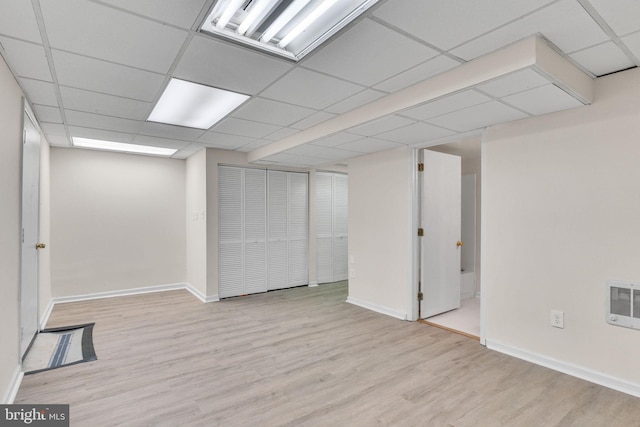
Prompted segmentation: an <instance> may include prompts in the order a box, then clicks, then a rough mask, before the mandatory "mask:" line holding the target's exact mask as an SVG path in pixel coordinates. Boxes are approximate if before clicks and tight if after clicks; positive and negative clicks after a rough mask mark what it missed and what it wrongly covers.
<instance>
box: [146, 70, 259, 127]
mask: <svg viewBox="0 0 640 427" xmlns="http://www.w3.org/2000/svg"><path fill="white" fill-rule="evenodd" d="M248 98H249V96H248V95H243V94H240V93H235V92H229V91H227V90H223V89H217V88H215V87H211V86H205V85H201V84H197V83H191V82H187V81H185V80H179V79H171V81H170V82H169V84H168V85H167V88H166V89H165V90H164V92H163V93H162V96H161V97H160V99H159V100H158V102H157V104H156V106H155V107H154V108H153V111H152V112H151V114H150V115H149V118H148V119H147V120H148V121H150V122H158V123H167V124H170V125H178V126H186V127H190V128H197V129H209V128H210V127H211V126H213V125H214V124H216V123H217V122H218V121H220V120H221V119H222V118H223V117H225V116H226V115H227V114H229V113H230V112H232V111H233V110H235V109H236V108H237V107H238V106H239V105H240V104H242V103H243V102H244V101H246V100H247V99H248Z"/></svg>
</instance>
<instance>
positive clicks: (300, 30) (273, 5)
mask: <svg viewBox="0 0 640 427" xmlns="http://www.w3.org/2000/svg"><path fill="white" fill-rule="evenodd" d="M377 2H378V0H216V2H215V3H214V5H213V9H212V10H211V13H210V14H209V15H208V16H207V18H206V19H205V21H204V23H203V24H202V26H201V27H200V30H201V31H202V32H205V33H208V34H211V35H214V36H219V37H222V38H226V39H229V40H232V41H236V42H239V43H242V44H244V45H247V46H249V47H252V48H256V49H261V50H264V51H267V52H269V53H273V54H276V55H279V56H282V57H285V58H288V59H291V60H294V61H298V60H300V59H301V58H302V57H304V56H305V55H307V54H308V53H309V52H311V51H312V50H313V49H315V48H316V47H318V46H320V44H322V43H323V42H324V41H325V40H327V39H328V38H329V37H331V36H332V35H333V34H335V33H336V32H337V31H339V30H340V29H341V28H343V27H344V26H345V25H347V24H348V23H350V22H351V21H353V20H354V19H355V18H356V17H358V16H359V15H360V14H362V13H363V12H364V11H366V10H367V9H368V8H370V7H371V6H373V5H374V4H376V3H377Z"/></svg>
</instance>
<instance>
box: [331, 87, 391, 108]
mask: <svg viewBox="0 0 640 427" xmlns="http://www.w3.org/2000/svg"><path fill="white" fill-rule="evenodd" d="M385 95H386V94H385V93H384V92H379V91H377V90H373V89H365V90H363V91H362V92H358V93H356V94H355V95H353V96H351V97H349V98H347V99H344V100H342V101H340V102H338V103H336V104H333V105H332V106H330V107H328V108H327V109H326V111H328V112H330V113H335V114H342V113H346V112H347V111H351V110H353V109H354V108H357V107H360V106H362V105H364V104H368V103H369V102H371V101H375V100H376V99H378V98H381V97H383V96H385Z"/></svg>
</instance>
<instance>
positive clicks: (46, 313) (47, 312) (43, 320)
mask: <svg viewBox="0 0 640 427" xmlns="http://www.w3.org/2000/svg"><path fill="white" fill-rule="evenodd" d="M53 305H54V302H53V298H52V299H50V300H49V304H47V307H46V308H45V309H44V313H42V317H41V318H40V330H43V329H44V328H45V327H46V326H47V322H48V321H49V316H51V310H53Z"/></svg>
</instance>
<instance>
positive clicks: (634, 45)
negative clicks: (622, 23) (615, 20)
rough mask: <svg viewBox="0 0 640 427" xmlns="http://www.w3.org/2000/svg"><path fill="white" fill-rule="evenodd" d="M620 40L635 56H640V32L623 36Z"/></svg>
mask: <svg viewBox="0 0 640 427" xmlns="http://www.w3.org/2000/svg"><path fill="white" fill-rule="evenodd" d="M622 42H623V43H624V44H625V46H627V47H628V48H629V50H631V52H632V53H633V54H634V55H635V56H636V58H640V32H637V33H633V34H630V35H628V36H625V37H623V38H622Z"/></svg>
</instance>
